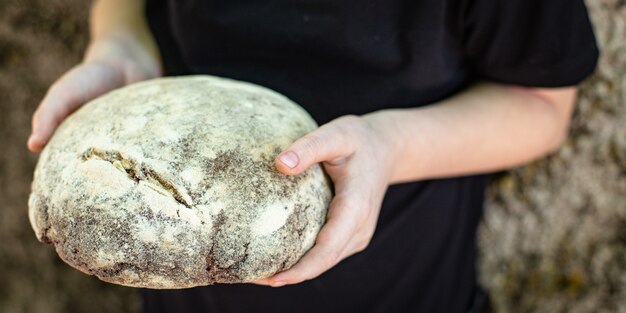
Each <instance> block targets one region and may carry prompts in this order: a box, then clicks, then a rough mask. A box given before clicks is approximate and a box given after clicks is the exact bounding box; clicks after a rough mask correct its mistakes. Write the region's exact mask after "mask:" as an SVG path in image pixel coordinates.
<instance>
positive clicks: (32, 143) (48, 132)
mask: <svg viewBox="0 0 626 313" xmlns="http://www.w3.org/2000/svg"><path fill="white" fill-rule="evenodd" d="M160 74H161V70H160V65H159V63H158V62H157V60H155V59H154V58H153V57H150V56H149V55H147V53H146V52H145V51H143V50H142V49H141V47H140V46H139V44H138V43H136V42H133V40H132V39H131V38H116V39H109V40H106V41H100V42H96V43H93V44H91V46H90V47H89V49H88V51H87V54H86V57H85V60H84V61H83V62H82V63H81V64H79V65H77V66H75V67H74V68H72V69H70V70H69V71H68V72H66V73H65V74H64V75H63V76H61V78H60V79H59V80H57V81H56V82H55V83H54V84H53V85H52V86H51V87H50V89H48V92H47V93H46V96H45V97H44V99H43V100H42V101H41V103H40V104H39V107H38V108H37V110H36V111H35V113H34V114H33V120H32V133H31V135H30V137H29V139H28V149H30V150H31V151H33V152H39V151H41V150H42V149H43V147H44V146H45V145H46V143H47V142H48V140H49V139H50V137H51V136H52V133H53V132H54V130H55V129H56V128H57V127H58V126H59V124H61V122H62V121H63V120H64V119H65V118H66V117H67V116H68V115H70V114H71V113H72V112H74V111H75V110H76V109H78V108H79V107H80V106H82V105H83V104H85V103H86V102H88V101H89V100H91V99H94V98H96V97H98V96H100V95H102V94H104V93H106V92H108V91H110V90H112V89H115V88H119V87H122V86H124V85H127V84H130V83H133V82H137V81H140V80H145V79H149V78H154V77H157V76H159V75H160Z"/></svg>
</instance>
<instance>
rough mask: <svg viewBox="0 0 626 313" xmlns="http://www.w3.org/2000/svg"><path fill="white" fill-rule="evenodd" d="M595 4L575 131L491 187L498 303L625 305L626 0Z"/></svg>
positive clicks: (492, 269) (491, 272)
mask: <svg viewBox="0 0 626 313" xmlns="http://www.w3.org/2000/svg"><path fill="white" fill-rule="evenodd" d="M587 6H588V8H589V9H590V11H591V12H590V13H591V18H592V21H593V23H594V25H595V29H596V36H597V39H598V42H599V44H600V46H601V49H602V57H601V59H600V64H599V66H598V69H597V71H596V74H595V75H594V76H593V77H591V78H590V79H588V80H587V81H586V82H585V83H584V84H583V85H582V88H581V93H580V99H579V102H578V106H577V108H576V112H575V115H574V119H573V122H572V125H571V130H570V136H569V138H568V140H567V141H566V143H565V144H564V145H563V147H562V148H561V149H560V150H559V151H558V152H557V153H555V154H554V155H552V156H550V157H548V158H546V159H544V160H542V161H539V162H536V163H534V164H531V165H529V166H525V167H523V168H519V169H516V170H513V171H511V172H509V173H506V174H504V175H502V176H501V177H500V178H499V179H498V180H496V182H495V183H494V184H492V186H491V190H490V191H489V200H488V204H487V212H486V214H485V220H484V222H483V225H482V228H481V231H480V246H481V262H480V272H481V280H482V283H483V285H484V286H485V287H486V288H487V289H488V290H489V292H490V296H491V299H492V303H493V307H494V311H495V312H497V313H500V312H519V313H522V312H523V313H526V312H550V313H561V312H569V313H583V312H594V313H609V312H619V313H625V312H626V1H623V0H588V1H587Z"/></svg>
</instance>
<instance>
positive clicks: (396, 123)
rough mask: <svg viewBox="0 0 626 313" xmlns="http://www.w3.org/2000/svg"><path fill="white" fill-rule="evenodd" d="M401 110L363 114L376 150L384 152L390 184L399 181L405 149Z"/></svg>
mask: <svg viewBox="0 0 626 313" xmlns="http://www.w3.org/2000/svg"><path fill="white" fill-rule="evenodd" d="M398 111H399V110H381V111H376V112H372V113H368V114H365V115H363V116H362V118H363V120H364V121H365V123H366V124H367V125H368V127H369V128H370V129H371V133H372V134H373V137H372V138H371V140H372V141H374V142H375V143H376V144H377V148H376V150H377V151H379V152H383V155H384V157H383V160H382V162H384V163H385V166H388V181H387V183H388V184H392V183H394V182H395V181H397V178H396V177H397V172H398V171H399V170H400V168H401V162H402V154H403V150H404V149H405V148H404V147H405V142H406V141H405V140H404V137H405V136H404V133H403V129H402V127H401V124H400V123H401V121H400V120H399V115H398V113H399V112H398Z"/></svg>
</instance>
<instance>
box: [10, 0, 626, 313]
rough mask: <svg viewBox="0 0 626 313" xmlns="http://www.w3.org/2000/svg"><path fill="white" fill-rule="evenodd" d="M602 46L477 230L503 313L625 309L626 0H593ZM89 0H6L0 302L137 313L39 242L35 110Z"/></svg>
mask: <svg viewBox="0 0 626 313" xmlns="http://www.w3.org/2000/svg"><path fill="white" fill-rule="evenodd" d="M588 6H589V8H590V10H591V14H592V19H593V22H594V24H595V27H596V32H597V37H598V41H599V43H600V44H601V47H602V50H603V54H602V58H601V61H600V65H599V68H598V70H597V73H596V74H595V75H594V76H593V77H592V78H590V79H589V80H588V81H587V82H585V83H584V85H583V88H582V92H581V98H580V101H579V105H578V107H577V111H576V115H575V117H574V121H573V123H572V131H571V135H570V137H569V139H568V140H567V142H566V144H564V146H563V147H562V149H561V150H560V151H558V152H557V153H556V154H555V155H553V156H551V157H549V158H547V159H545V160H542V161H539V162H537V163H534V164H531V165H529V166H526V167H523V168H519V169H516V170H513V171H511V172H509V173H506V174H502V175H500V176H499V177H498V179H497V180H496V181H495V182H494V184H493V185H492V187H491V190H490V191H489V200H488V208H487V213H486V216H485V222H484V223H483V226H482V227H481V231H480V246H481V262H480V271H481V281H482V283H483V285H484V286H485V287H486V289H487V290H488V291H489V293H490V296H491V299H492V303H493V310H494V312H496V313H500V312H550V313H559V312H575V313H578V312H581V313H582V312H594V313H595V312H598V313H604V312H619V313H624V312H626V2H625V1H624V0H589V1H588ZM88 9H89V1H81V0H64V1H41V0H1V1H0V312H2V313H13V312H46V313H57V312H59V313H60V312H90V313H97V312H137V311H138V309H139V304H140V301H139V299H138V295H137V294H136V293H135V290H133V289H129V288H124V287H119V286H114V285H110V284H105V283H102V282H100V281H99V280H98V279H96V278H93V277H89V276H87V275H84V274H82V273H80V272H78V271H76V270H74V269H72V268H70V267H69V266H67V265H65V264H64V263H63V262H62V261H60V260H59V258H58V257H57V256H56V254H55V253H54V251H53V250H52V248H51V247H50V246H46V245H44V244H41V243H39V242H37V241H36V239H35V236H34V235H33V232H32V230H31V228H30V225H29V223H28V217H27V206H26V205H27V198H28V194H29V192H30V181H31V179H32V171H33V167H34V164H35V162H36V156H35V155H33V154H31V153H29V152H27V150H26V148H25V142H26V138H27V136H28V133H29V130H30V118H31V115H32V112H33V111H34V110H35V107H36V105H37V104H38V101H39V100H40V99H41V98H42V97H43V95H44V93H45V91H46V89H47V87H48V86H49V85H50V84H51V83H52V82H53V81H54V80H55V79H56V78H57V77H58V76H60V75H61V74H62V73H63V72H64V71H65V70H67V69H68V68H70V67H71V66H72V65H74V64H76V63H77V62H79V61H80V59H81V55H82V51H83V50H84V48H85V45H86V43H87V36H88V27H87V16H88Z"/></svg>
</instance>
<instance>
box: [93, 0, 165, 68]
mask: <svg viewBox="0 0 626 313" xmlns="http://www.w3.org/2000/svg"><path fill="white" fill-rule="evenodd" d="M90 31H91V32H90V33H91V38H90V39H91V40H90V44H89V47H88V49H87V53H86V54H85V61H90V60H97V59H106V58H109V57H110V56H111V55H124V56H125V57H130V58H131V59H132V60H130V61H132V62H135V63H138V65H139V66H141V67H142V68H143V69H144V70H146V69H151V70H153V71H156V70H158V71H160V62H161V60H160V55H159V52H158V48H157V45H156V43H155V41H154V38H153V36H152V34H151V33H150V29H149V27H148V23H147V21H146V17H145V0H98V1H95V2H94V4H93V6H92V10H91V18H90Z"/></svg>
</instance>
